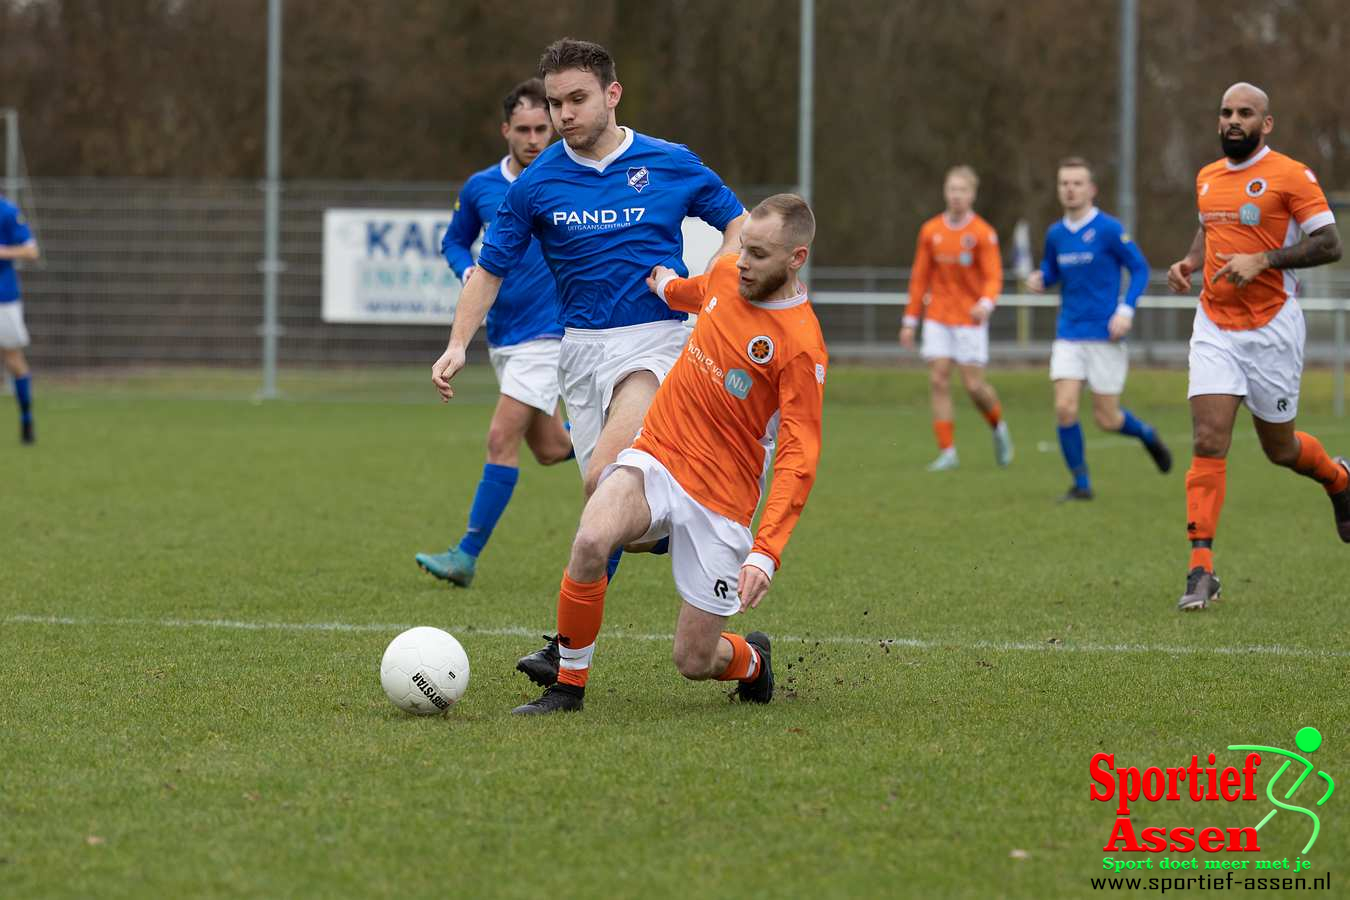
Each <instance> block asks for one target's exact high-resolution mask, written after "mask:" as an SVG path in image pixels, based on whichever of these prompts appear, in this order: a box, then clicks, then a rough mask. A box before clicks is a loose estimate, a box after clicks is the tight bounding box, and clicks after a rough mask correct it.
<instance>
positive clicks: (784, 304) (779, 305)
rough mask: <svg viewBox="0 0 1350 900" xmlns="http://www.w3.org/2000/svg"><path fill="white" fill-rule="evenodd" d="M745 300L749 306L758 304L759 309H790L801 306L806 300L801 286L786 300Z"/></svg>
mask: <svg viewBox="0 0 1350 900" xmlns="http://www.w3.org/2000/svg"><path fill="white" fill-rule="evenodd" d="M746 302H748V303H749V304H750V305H751V306H758V307H759V308H760V309H792V307H794V306H801V305H802V304H803V303H805V302H806V289H805V288H802V289H801V290H800V291H798V292H797V293H796V294H795V295H794V296H792V297H788V298H787V299H786V300H748V301H746Z"/></svg>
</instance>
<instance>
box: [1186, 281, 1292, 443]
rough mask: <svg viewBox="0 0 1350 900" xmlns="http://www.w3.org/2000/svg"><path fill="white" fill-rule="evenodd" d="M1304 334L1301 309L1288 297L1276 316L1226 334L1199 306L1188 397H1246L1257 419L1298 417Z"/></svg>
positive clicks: (1286, 420)
mask: <svg viewBox="0 0 1350 900" xmlns="http://www.w3.org/2000/svg"><path fill="white" fill-rule="evenodd" d="M1307 334H1308V326H1307V323H1306V322H1304V320H1303V309H1302V307H1300V306H1299V305H1298V301H1297V300H1295V299H1294V298H1292V297H1291V298H1289V300H1287V301H1285V304H1284V307H1283V308H1281V309H1280V311H1279V312H1278V313H1277V314H1276V315H1275V318H1273V319H1271V320H1270V321H1269V322H1267V323H1266V324H1264V325H1262V326H1261V327H1260V328H1252V329H1249V330H1247V331H1225V330H1224V329H1222V328H1220V327H1219V326H1217V325H1215V324H1214V322H1213V321H1211V320H1210V318H1209V316H1207V315H1206V314H1205V308H1204V307H1203V306H1198V307H1196V310H1195V324H1194V325H1193V326H1192V327H1191V356H1190V370H1191V380H1190V387H1189V389H1188V390H1187V391H1186V396H1187V397H1188V398H1190V397H1196V396H1199V395H1201V394H1229V395H1231V396H1234V397H1246V398H1247V408H1248V409H1250V410H1251V411H1252V415H1254V416H1256V417H1257V418H1258V419H1262V420H1264V421H1266V422H1290V421H1293V419H1294V417H1295V416H1297V415H1298V385H1299V380H1300V379H1301V378H1302V377H1303V344H1304V341H1305V339H1306V338H1307Z"/></svg>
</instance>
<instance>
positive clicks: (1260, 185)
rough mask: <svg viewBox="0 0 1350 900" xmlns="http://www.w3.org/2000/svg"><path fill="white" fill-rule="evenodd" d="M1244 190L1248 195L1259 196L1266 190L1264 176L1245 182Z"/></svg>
mask: <svg viewBox="0 0 1350 900" xmlns="http://www.w3.org/2000/svg"><path fill="white" fill-rule="evenodd" d="M1245 190H1246V191H1247V196H1248V197H1260V196H1261V195H1262V194H1264V193H1265V192H1266V180H1265V179H1264V178H1253V179H1252V180H1251V181H1249V182H1247V187H1246V188H1245Z"/></svg>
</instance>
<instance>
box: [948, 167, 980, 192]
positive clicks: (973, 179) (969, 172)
mask: <svg viewBox="0 0 1350 900" xmlns="http://www.w3.org/2000/svg"><path fill="white" fill-rule="evenodd" d="M948 178H964V179H966V180H967V181H969V182H970V187H971V190H975V191H978V190H979V189H980V176H978V175H976V174H975V170H974V169H972V168H971V167H970V166H967V165H964V164H962V165H959V166H952V167H951V168H950V169H948V170H947V174H946V176H945V177H944V178H943V179H942V183H943V184H946V183H947V179H948Z"/></svg>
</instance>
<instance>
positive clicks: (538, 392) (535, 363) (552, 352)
mask: <svg viewBox="0 0 1350 900" xmlns="http://www.w3.org/2000/svg"><path fill="white" fill-rule="evenodd" d="M561 343H562V342H561V341H559V340H558V339H557V338H540V339H539V340H536V341H526V342H525V343H523V344H512V345H511V346H509V347H490V348H488V358H489V359H490V360H492V370H493V371H494V372H496V373H497V383H498V384H499V385H501V391H502V393H503V394H505V395H506V396H508V397H511V398H513V399H515V400H519V401H520V402H521V403H524V404H525V405H526V406H533V407H534V408H535V409H537V410H539V411H540V412H542V413H544V415H548V416H551V415H553V413H554V411H555V410H557V408H558V392H559V388H558V348H559V346H560V345H561Z"/></svg>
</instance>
